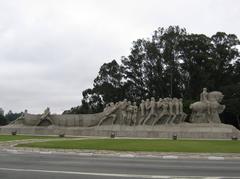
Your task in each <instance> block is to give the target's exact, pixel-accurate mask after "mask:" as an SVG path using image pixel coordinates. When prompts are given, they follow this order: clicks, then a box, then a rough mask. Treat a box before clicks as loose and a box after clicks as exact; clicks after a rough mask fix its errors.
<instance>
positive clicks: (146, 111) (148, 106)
mask: <svg viewBox="0 0 240 179" xmlns="http://www.w3.org/2000/svg"><path fill="white" fill-rule="evenodd" d="M150 105H151V104H150V100H149V99H146V101H145V115H146V116H148V114H149V112H150V108H151V107H150Z"/></svg>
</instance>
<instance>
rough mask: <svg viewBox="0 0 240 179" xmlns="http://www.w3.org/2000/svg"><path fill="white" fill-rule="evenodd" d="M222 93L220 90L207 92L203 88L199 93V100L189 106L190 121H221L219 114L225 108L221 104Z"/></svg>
mask: <svg viewBox="0 0 240 179" xmlns="http://www.w3.org/2000/svg"><path fill="white" fill-rule="evenodd" d="M223 97H224V95H223V94H222V93H221V92H220V91H212V92H209V93H208V92H207V89H206V88H204V89H203V92H202V93H201V94H200V101H197V102H195V103H193V104H191V105H190V106H189V108H190V109H191V110H192V114H191V116H190V121H191V122H193V123H221V120H220V118H219V114H220V113H221V112H223V110H224V109H225V105H221V104H220V102H221V101H222V99H223Z"/></svg>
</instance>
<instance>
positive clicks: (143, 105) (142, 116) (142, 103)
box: [138, 100, 146, 125]
mask: <svg viewBox="0 0 240 179" xmlns="http://www.w3.org/2000/svg"><path fill="white" fill-rule="evenodd" d="M139 108H140V116H141V117H140V121H139V123H138V124H140V125H141V124H142V123H143V121H144V119H145V112H146V108H145V101H144V100H142V101H141V104H140V105H139Z"/></svg>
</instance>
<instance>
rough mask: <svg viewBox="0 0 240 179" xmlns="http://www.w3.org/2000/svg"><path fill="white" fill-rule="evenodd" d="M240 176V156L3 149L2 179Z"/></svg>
mask: <svg viewBox="0 0 240 179" xmlns="http://www.w3.org/2000/svg"><path fill="white" fill-rule="evenodd" d="M207 177H210V178H208V179H218V178H240V160H221V161H219V160H201V159H200V160H189V159H188V160H186V159H178V160H176V159H159V158H146V157H145V158H131V157H130V158H128V157H104V156H98V157H96V156H80V155H67V154H47V153H46V154H41V153H31V152H17V151H16V152H10V151H0V179H75V178H76V179H110V178H113V179H123V178H207Z"/></svg>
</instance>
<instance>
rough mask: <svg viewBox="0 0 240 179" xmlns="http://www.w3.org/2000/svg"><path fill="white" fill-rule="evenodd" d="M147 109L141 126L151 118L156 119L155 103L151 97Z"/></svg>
mask: <svg viewBox="0 0 240 179" xmlns="http://www.w3.org/2000/svg"><path fill="white" fill-rule="evenodd" d="M148 108H149V110H150V111H149V114H148V115H147V117H146V119H145V120H144V122H143V124H146V123H147V122H148V121H149V120H150V119H151V118H152V117H155V118H156V117H157V113H156V101H155V98H154V97H152V98H151V102H150V105H149V106H148Z"/></svg>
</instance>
